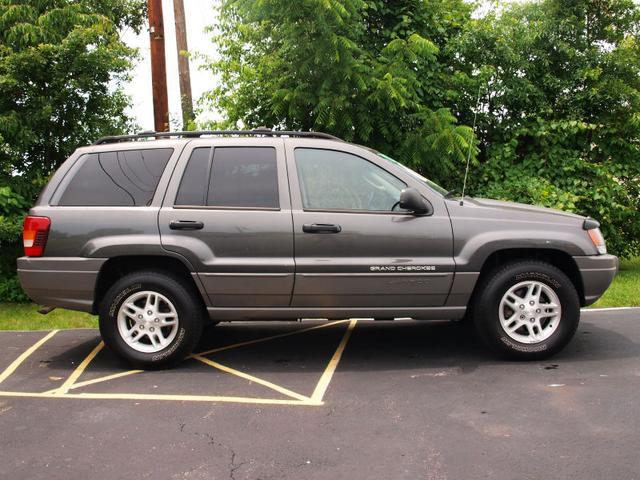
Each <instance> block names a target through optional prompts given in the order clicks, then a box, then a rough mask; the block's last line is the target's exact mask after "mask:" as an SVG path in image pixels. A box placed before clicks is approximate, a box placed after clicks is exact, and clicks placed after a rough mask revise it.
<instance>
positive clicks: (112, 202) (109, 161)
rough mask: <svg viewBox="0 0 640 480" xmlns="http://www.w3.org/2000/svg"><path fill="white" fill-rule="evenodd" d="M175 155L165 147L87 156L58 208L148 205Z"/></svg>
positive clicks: (82, 160) (59, 202)
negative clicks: (170, 159)
mask: <svg viewBox="0 0 640 480" xmlns="http://www.w3.org/2000/svg"><path fill="white" fill-rule="evenodd" d="M172 153H173V149H170V148H164V149H156V150H126V151H119V152H105V153H100V154H89V155H86V156H85V157H84V158H83V159H81V160H80V161H81V162H83V163H82V164H81V165H80V167H79V168H78V169H77V171H76V174H75V175H74V177H73V179H72V180H71V181H70V182H69V184H68V185H67V188H66V189H65V191H64V193H63V194H62V195H61V197H60V200H59V201H58V205H67V206H72V205H78V206H84V205H87V206H144V205H149V204H150V203H151V200H152V199H153V194H154V193H155V190H156V187H157V186H158V182H159V181H160V177H161V176H162V172H164V168H165V167H166V166H167V162H168V161H169V158H170V157H171V154H172Z"/></svg>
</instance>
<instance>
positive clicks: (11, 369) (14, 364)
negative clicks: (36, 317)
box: [0, 330, 58, 383]
mask: <svg viewBox="0 0 640 480" xmlns="http://www.w3.org/2000/svg"><path fill="white" fill-rule="evenodd" d="M56 333H58V330H52V331H51V332H49V333H48V334H47V335H45V336H44V337H43V338H41V339H40V340H38V341H37V342H36V343H34V344H33V345H31V347H29V348H28V349H27V350H25V351H24V352H23V353H22V354H21V355H20V356H19V357H18V358H16V359H15V360H14V361H13V362H12V363H11V365H9V366H8V367H7V368H5V370H4V372H2V374H0V383H2V382H4V381H5V380H6V379H7V378H8V377H9V375H11V374H12V373H13V372H15V371H16V369H17V368H18V367H19V366H20V365H22V362H24V361H25V360H26V359H27V358H29V356H30V355H31V354H32V353H33V352H35V351H36V350H37V349H38V348H40V347H41V346H42V345H43V344H44V343H45V342H46V341H47V340H49V339H50V338H51V337H53V336H54V335H55V334H56Z"/></svg>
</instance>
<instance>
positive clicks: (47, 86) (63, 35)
mask: <svg viewBox="0 0 640 480" xmlns="http://www.w3.org/2000/svg"><path fill="white" fill-rule="evenodd" d="M144 16H145V8H144V1H143V0H22V1H20V0H0V249H1V250H2V253H1V254H0V297H2V298H5V299H16V298H19V293H17V292H19V289H18V290H16V289H17V282H16V280H15V278H13V277H12V275H14V274H15V264H14V260H15V256H16V254H17V253H18V252H19V235H20V231H21V223H22V218H23V216H24V214H25V212H26V209H27V208H28V207H29V206H30V205H31V204H32V203H33V201H34V200H35V196H36V195H37V193H38V191H39V190H40V188H41V187H42V186H43V185H44V183H45V182H46V178H47V177H48V176H49V175H50V174H51V172H52V171H53V170H54V169H55V168H56V167H57V166H58V165H60V163H61V162H62V161H64V159H65V158H67V157H68V156H69V154H70V153H71V152H72V151H73V150H75V149H76V148H77V147H78V146H79V145H83V144H87V143H90V142H91V141H93V140H94V139H95V138H97V137H99V136H103V135H107V134H114V133H121V132H124V131H126V130H127V129H128V128H129V127H130V120H129V119H128V118H127V117H126V115H125V114H124V110H125V108H126V107H127V106H128V104H129V100H128V98H127V96H126V95H125V94H124V92H123V90H122V88H121V82H122V81H123V80H124V79H125V78H126V76H127V73H128V71H129V69H130V67H131V61H132V60H133V58H134V57H135V55H136V52H135V51H134V50H133V49H131V48H129V47H128V46H126V45H125V44H124V43H123V42H122V41H121V39H120V35H119V30H120V29H122V28H133V29H134V30H139V29H140V28H141V26H142V22H143V20H144ZM7 285H8V286H7ZM2 298H0V300H2Z"/></svg>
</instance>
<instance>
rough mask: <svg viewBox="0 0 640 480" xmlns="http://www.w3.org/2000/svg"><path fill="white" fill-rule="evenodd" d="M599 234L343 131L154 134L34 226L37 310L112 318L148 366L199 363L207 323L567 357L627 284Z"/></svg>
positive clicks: (135, 357)
mask: <svg viewBox="0 0 640 480" xmlns="http://www.w3.org/2000/svg"><path fill="white" fill-rule="evenodd" d="M598 227H599V224H598V222H596V221H595V220H593V219H591V218H585V217H581V216H579V215H574V214H571V213H565V212H560V211H555V210H549V209H545V208H538V207H533V206H528V205H521V204H516V203H509V202H499V201H494V200H486V199H479V198H469V199H465V200H464V202H461V201H460V199H454V198H450V196H448V195H447V194H446V192H445V191H444V190H443V189H442V188H440V187H439V186H438V185H436V184H435V183H433V182H432V181H430V180H428V179H426V178H424V177H422V176H421V175H419V174H418V173H416V172H414V171H412V170H410V169H408V168H407V167H405V166H403V165H401V164H400V163H398V162H396V161H394V160H392V159H391V158H389V157H386V156H385V155H382V154H380V153H378V152H376V151H374V150H370V149H368V148H365V147H361V146H357V145H352V144H349V143H346V142H344V141H341V140H340V139H337V138H335V137H332V136H330V135H326V134H321V133H311V132H278V131H271V130H253V131H227V132H219V131H217V132H182V133H179V132H177V133H162V134H160V133H146V134H140V135H130V136H119V137H107V138H103V139H100V140H98V141H97V142H96V143H95V144H93V145H91V146H88V147H82V148H79V149H78V150H77V151H76V152H75V153H74V154H73V155H71V157H70V158H69V159H68V160H67V161H66V162H65V163H64V164H63V165H62V166H61V167H60V169H59V170H58V171H57V172H56V173H55V174H54V175H53V177H52V178H51V181H50V182H49V184H48V185H47V186H46V187H45V188H44V190H43V192H42V194H41V195H40V198H39V199H38V201H37V204H36V206H35V207H33V208H32V209H31V210H30V211H29V216H28V217H27V218H26V220H25V226H24V247H25V256H24V257H22V258H20V259H19V260H18V273H19V276H20V281H21V283H22V286H23V288H24V290H25V291H26V292H27V293H28V295H29V296H30V297H31V298H32V299H33V300H34V301H35V302H37V303H40V304H42V305H46V306H49V307H64V308H69V309H75V310H81V311H85V312H91V313H94V314H99V316H100V332H101V334H102V337H103V339H104V341H105V343H106V344H107V345H108V346H109V347H110V348H111V349H112V350H113V351H115V352H116V353H118V354H119V355H120V356H122V357H124V358H125V359H127V360H129V361H130V362H131V363H133V364H134V365H136V366H139V367H142V368H154V367H155V368H160V367H166V366H170V365H173V364H175V363H176V362H178V361H179V360H180V359H182V358H183V357H185V356H186V355H188V354H189V353H190V352H191V350H192V349H193V348H194V346H195V345H196V343H197V342H198V340H199V338H200V335H201V332H202V329H203V327H204V326H206V325H207V323H210V324H215V323H217V322H220V321H234V320H250V319H251V320H256V319H260V320H269V319H278V320H281V319H298V318H329V319H334V318H348V317H366V318H375V319H393V318H400V317H411V318H414V319H417V320H430V319H452V320H466V319H470V320H472V321H473V322H474V323H475V325H476V328H477V330H478V332H479V335H480V337H481V338H482V340H484V342H485V343H486V344H487V345H488V346H489V347H491V348H492V349H494V350H495V351H497V352H498V353H500V354H502V355H506V356H510V357H512V358H519V359H539V358H544V357H547V356H549V355H552V354H554V353H556V352H558V351H559V350H560V349H561V348H563V347H564V346H565V345H566V344H567V343H568V342H569V341H570V339H571V338H572V336H573V335H574V333H575V331H576V328H577V326H578V321H579V318H580V307H581V306H584V305H589V304H591V303H593V302H595V301H596V300H597V299H598V298H599V297H600V296H601V295H602V294H603V293H604V291H605V290H606V289H607V287H608V286H609V284H610V283H611V281H612V280H613V278H614V276H615V274H616V272H617V269H618V259H617V258H616V257H614V256H612V255H608V254H607V252H606V247H605V243H604V239H603V238H602V235H601V233H600V230H599V228H598Z"/></svg>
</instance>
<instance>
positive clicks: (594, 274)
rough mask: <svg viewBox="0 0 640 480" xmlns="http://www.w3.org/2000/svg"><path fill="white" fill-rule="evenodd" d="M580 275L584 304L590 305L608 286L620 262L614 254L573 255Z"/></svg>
mask: <svg viewBox="0 0 640 480" xmlns="http://www.w3.org/2000/svg"><path fill="white" fill-rule="evenodd" d="M573 259H574V260H575V262H576V265H577V266H578V270H579V271H580V276H581V277H582V286H583V289H584V305H585V306H587V305H591V304H592V303H594V302H595V301H596V300H598V299H599V298H600V297H601V296H602V294H604V292H605V291H606V290H607V288H609V285H611V282H612V281H613V279H614V277H615V276H616V273H618V268H619V265H620V262H619V260H618V257H616V256H614V255H593V256H588V257H573Z"/></svg>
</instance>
